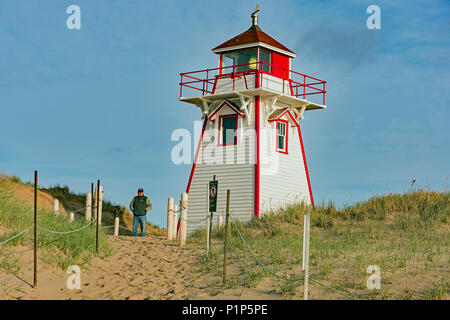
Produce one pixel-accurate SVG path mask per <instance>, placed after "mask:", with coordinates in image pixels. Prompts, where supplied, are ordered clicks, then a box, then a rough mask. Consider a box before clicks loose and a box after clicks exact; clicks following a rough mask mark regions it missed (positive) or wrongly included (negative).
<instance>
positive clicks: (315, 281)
mask: <svg viewBox="0 0 450 320" xmlns="http://www.w3.org/2000/svg"><path fill="white" fill-rule="evenodd" d="M234 220H235V219H234V218H232V222H233V225H234V227H235V228H236V231H237V232H238V234H239V237H240V238H241V241H242V242H243V243H244V245H245V246H246V247H247V249H248V251H249V252H250V253H251V255H252V256H253V258H254V259H255V260H256V261H257V262H258V263H259V265H261V266H262V267H263V268H264V270H266V271H268V272H269V273H270V274H272V275H274V276H276V277H277V278H280V279H283V280H290V281H301V280H303V279H302V278H285V277H281V276H279V275H277V274H276V273H274V272H273V271H272V270H270V269H269V268H268V267H266V266H265V265H264V264H263V263H262V262H261V260H259V259H258V257H257V256H256V255H255V254H254V253H253V251H252V249H250V247H249V246H248V244H247V242H246V241H245V239H244V237H243V236H242V234H241V232H240V231H239V228H238V227H237V225H236V223H235V222H234ZM308 279H309V280H311V281H312V282H314V283H317V284H318V285H320V286H322V287H324V288H327V289H329V290H331V291H334V292H336V293H339V294H341V295H343V296H345V297H347V298H350V299H352V300H357V299H356V298H354V297H352V296H351V295H349V294H347V293H345V292H342V291H340V290H337V289H335V288H332V287H330V286H328V285H326V284H324V283H322V282H320V281H319V280H316V279H314V278H311V277H310V276H309V277H308Z"/></svg>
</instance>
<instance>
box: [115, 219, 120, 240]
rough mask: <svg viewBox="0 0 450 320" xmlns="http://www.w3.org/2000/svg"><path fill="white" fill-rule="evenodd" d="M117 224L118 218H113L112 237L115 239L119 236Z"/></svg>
mask: <svg viewBox="0 0 450 320" xmlns="http://www.w3.org/2000/svg"><path fill="white" fill-rule="evenodd" d="M119 222H120V221H119V217H118V216H116V217H115V218H114V236H116V237H117V236H118V235H119Z"/></svg>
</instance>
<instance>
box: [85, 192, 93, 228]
mask: <svg viewBox="0 0 450 320" xmlns="http://www.w3.org/2000/svg"><path fill="white" fill-rule="evenodd" d="M91 199H92V194H91V193H90V192H88V194H87V195H86V211H85V214H84V217H85V218H86V221H91V218H92V216H91V214H92V202H91Z"/></svg>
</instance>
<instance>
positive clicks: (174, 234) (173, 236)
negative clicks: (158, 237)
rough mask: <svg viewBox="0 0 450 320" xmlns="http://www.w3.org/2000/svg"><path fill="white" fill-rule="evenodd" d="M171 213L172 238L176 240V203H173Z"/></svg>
mask: <svg viewBox="0 0 450 320" xmlns="http://www.w3.org/2000/svg"><path fill="white" fill-rule="evenodd" d="M173 211H174V212H173V215H172V219H173V220H172V240H177V224H178V204H176V203H175V204H174V205H173Z"/></svg>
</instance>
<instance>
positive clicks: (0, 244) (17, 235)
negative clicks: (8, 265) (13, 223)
mask: <svg viewBox="0 0 450 320" xmlns="http://www.w3.org/2000/svg"><path fill="white" fill-rule="evenodd" d="M33 227H34V224H32V225H31V226H30V227H29V228H26V229H25V230H23V231H21V232H19V233H18V234H16V235H14V236H12V237H11V238H9V239H7V240H5V241H3V242H1V243H0V246H2V245H4V244H5V243H7V242H9V241H11V240H14V239H15V238H17V237H20V236H21V235H22V234H24V233H26V232H27V231H29V230H30V229H31V228H33Z"/></svg>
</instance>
